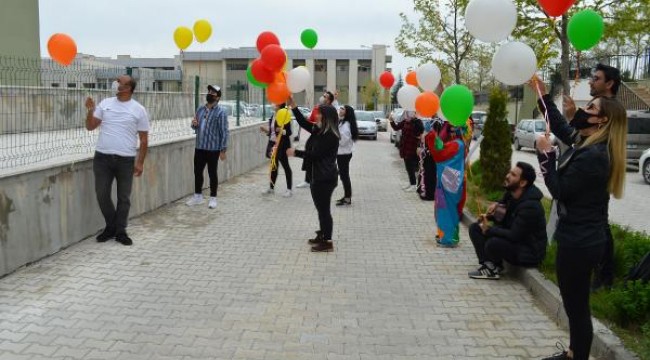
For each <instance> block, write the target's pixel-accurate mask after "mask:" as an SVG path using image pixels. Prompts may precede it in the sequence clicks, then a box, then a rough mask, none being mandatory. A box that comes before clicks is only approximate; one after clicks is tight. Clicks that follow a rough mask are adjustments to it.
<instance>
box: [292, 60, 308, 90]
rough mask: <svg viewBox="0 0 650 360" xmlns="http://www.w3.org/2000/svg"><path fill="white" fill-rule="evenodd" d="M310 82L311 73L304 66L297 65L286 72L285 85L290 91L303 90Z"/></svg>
mask: <svg viewBox="0 0 650 360" xmlns="http://www.w3.org/2000/svg"><path fill="white" fill-rule="evenodd" d="M310 82H311V74H310V73H309V70H307V68H306V67H304V66H298V67H297V68H294V69H291V70H290V71H289V72H288V73H287V87H288V88H289V91H291V92H292V93H299V92H301V91H303V90H305V89H306V88H307V87H308V86H309V83H310Z"/></svg>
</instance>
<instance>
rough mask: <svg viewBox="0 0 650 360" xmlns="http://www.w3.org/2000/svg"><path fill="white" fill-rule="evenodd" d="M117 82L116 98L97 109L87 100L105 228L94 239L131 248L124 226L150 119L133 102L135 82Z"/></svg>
mask: <svg viewBox="0 0 650 360" xmlns="http://www.w3.org/2000/svg"><path fill="white" fill-rule="evenodd" d="M117 82H118V83H119V86H118V88H117V91H116V94H115V97H110V98H107V99H104V100H102V101H101V102H100V103H99V105H97V106H95V101H94V100H93V99H92V98H90V97H89V98H87V99H86V109H88V113H87V115H86V129H88V131H92V130H95V129H96V128H99V139H98V140H97V146H96V148H95V158H94V160H93V172H94V173H95V193H96V195H97V202H98V203H99V208H100V210H101V211H102V215H104V220H105V221H106V227H105V228H104V231H103V232H102V233H101V234H99V235H97V241H98V242H105V241H107V240H109V239H112V238H115V240H116V241H118V242H119V243H121V244H123V245H132V244H133V241H132V240H131V238H129V236H128V235H127V234H126V225H127V220H128V218H129V209H130V207H131V200H130V198H131V187H132V185H133V176H140V175H142V171H143V169H144V158H145V156H146V155H147V145H148V134H149V115H147V111H146V110H145V108H144V107H143V106H142V105H140V103H138V102H137V101H135V100H133V99H132V96H133V91H134V90H135V86H136V83H135V81H134V80H133V79H132V78H131V77H130V76H128V75H122V76H120V77H119V78H118V79H117ZM138 138H139V140H140V148H139V149H138ZM113 180H116V181H117V207H116V206H115V205H114V204H113V200H112V199H111V189H112V187H113Z"/></svg>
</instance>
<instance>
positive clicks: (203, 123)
mask: <svg viewBox="0 0 650 360" xmlns="http://www.w3.org/2000/svg"><path fill="white" fill-rule="evenodd" d="M196 120H197V121H198V122H199V126H196V127H195V126H193V127H192V128H193V129H194V130H196V148H197V149H200V150H210V151H217V150H218V151H223V150H226V148H227V147H228V136H229V132H228V115H226V112H225V111H224V109H222V108H221V106H218V105H216V106H214V107H213V108H212V109H209V108H208V107H207V106H205V105H203V106H201V107H200V108H199V109H198V110H197V111H196Z"/></svg>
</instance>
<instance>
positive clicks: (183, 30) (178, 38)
mask: <svg viewBox="0 0 650 360" xmlns="http://www.w3.org/2000/svg"><path fill="white" fill-rule="evenodd" d="M192 40H194V35H193V34H192V30H190V29H189V28H187V27H185V26H179V27H177V28H176V30H175V31H174V42H175V43H176V46H178V48H179V49H181V50H185V49H187V47H188V46H190V45H191V44H192Z"/></svg>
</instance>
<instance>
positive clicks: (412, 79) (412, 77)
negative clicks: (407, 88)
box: [406, 71, 418, 86]
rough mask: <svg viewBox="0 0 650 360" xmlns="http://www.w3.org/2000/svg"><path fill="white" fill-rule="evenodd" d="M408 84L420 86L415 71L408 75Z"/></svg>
mask: <svg viewBox="0 0 650 360" xmlns="http://www.w3.org/2000/svg"><path fill="white" fill-rule="evenodd" d="M406 83H407V84H409V85H413V86H418V78H417V75H416V74H415V71H409V72H408V73H406Z"/></svg>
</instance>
